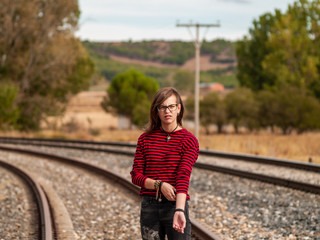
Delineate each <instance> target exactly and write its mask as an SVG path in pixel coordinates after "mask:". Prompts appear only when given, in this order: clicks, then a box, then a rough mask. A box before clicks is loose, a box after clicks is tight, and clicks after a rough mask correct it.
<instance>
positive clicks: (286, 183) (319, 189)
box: [0, 142, 320, 194]
mask: <svg viewBox="0 0 320 240" xmlns="http://www.w3.org/2000/svg"><path fill="white" fill-rule="evenodd" d="M26 144H27V145H37V146H46V147H56V148H61V147H62V148H71V149H78V150H79V149H80V150H89V151H99V152H107V153H112V154H123V155H127V156H134V152H132V151H123V150H114V149H105V148H89V147H84V146H75V145H61V144H48V143H32V142H29V143H26ZM3 147H4V146H0V149H1V148H3ZM194 167H196V168H201V169H204V170H210V171H215V172H220V173H224V174H229V175H233V176H238V177H242V178H248V179H253V180H257V181H261V182H266V183H271V184H275V185H278V186H283V187H287V188H292V189H296V190H300V191H304V192H311V193H315V194H320V186H318V185H313V184H308V183H303V182H297V181H293V180H288V179H283V178H278V177H272V176H267V175H263V174H256V173H252V172H248V171H241V170H236V169H232V168H226V167H220V166H216V165H211V164H205V163H199V162H196V163H195V165H194Z"/></svg>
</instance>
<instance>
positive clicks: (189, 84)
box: [173, 70, 194, 94]
mask: <svg viewBox="0 0 320 240" xmlns="http://www.w3.org/2000/svg"><path fill="white" fill-rule="evenodd" d="M173 80H174V87H175V88H176V89H177V90H179V91H180V92H182V93H189V94H190V93H193V92H194V74H193V73H192V72H190V71H185V70H179V71H177V72H176V73H175V75H174V77H173Z"/></svg>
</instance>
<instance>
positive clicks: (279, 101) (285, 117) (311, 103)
mask: <svg viewBox="0 0 320 240" xmlns="http://www.w3.org/2000/svg"><path fill="white" fill-rule="evenodd" d="M274 94H275V95H274V96H275V98H274V101H275V108H274V109H272V110H271V111H273V114H272V115H273V123H274V125H276V126H277V127H279V128H280V129H281V130H282V133H283V134H290V133H291V132H292V131H293V130H295V129H296V130H297V131H298V132H299V133H302V132H305V131H307V130H314V129H319V119H320V118H319V117H320V104H319V102H318V101H317V100H316V99H315V98H314V97H312V96H309V95H307V93H306V91H303V90H301V89H299V88H297V87H289V88H287V89H281V90H276V91H275V93H274Z"/></svg>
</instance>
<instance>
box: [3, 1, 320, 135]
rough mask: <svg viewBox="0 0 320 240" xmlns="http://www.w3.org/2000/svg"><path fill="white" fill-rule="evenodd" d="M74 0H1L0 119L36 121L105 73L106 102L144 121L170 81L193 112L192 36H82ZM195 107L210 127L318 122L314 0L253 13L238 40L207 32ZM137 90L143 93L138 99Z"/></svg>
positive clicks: (312, 125) (25, 125)
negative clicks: (206, 87) (217, 87)
mask: <svg viewBox="0 0 320 240" xmlns="http://www.w3.org/2000/svg"><path fill="white" fill-rule="evenodd" d="M79 14H80V11H79V6H78V4H77V1H67V2H66V1H63V0H56V1H52V0H46V1H37V0H21V1H17V2H16V1H10V0H3V1H1V3H0V128H1V129H4V130H7V129H18V130H37V129H39V128H40V123H41V122H42V121H46V120H47V118H48V117H50V116H59V115H60V116H61V115H62V114H63V113H64V111H65V108H66V105H67V103H68V101H69V99H70V98H71V97H72V96H73V95H75V94H77V93H79V92H81V91H84V90H87V89H89V87H90V88H94V87H95V86H96V85H99V84H100V83H101V81H102V82H103V83H104V84H102V85H101V86H103V87H102V89H99V90H102V91H106V94H107V96H106V97H105V98H104V100H103V101H102V103H101V106H102V107H103V109H105V110H106V111H107V112H110V113H113V114H120V115H124V116H127V117H128V118H129V119H130V121H131V123H132V124H134V125H137V126H143V125H144V124H145V119H146V115H147V113H148V111H147V109H148V106H149V105H150V101H151V98H152V95H153V94H154V92H155V91H156V90H157V89H158V88H159V87H165V86H173V87H176V88H177V89H178V90H179V91H180V92H181V93H182V94H183V96H184V98H185V99H186V106H187V115H186V118H187V119H192V117H193V111H192V109H193V101H192V97H193V96H192V95H193V92H194V46H193V43H191V42H182V41H141V42H133V41H126V42H89V41H84V42H81V41H80V40H79V39H77V38H76V37H75V36H74V33H75V31H76V29H77V28H78V20H79ZM201 56H202V60H205V59H206V61H205V62H203V63H202V64H201V67H202V68H201V78H200V79H201V83H203V84H212V83H221V84H223V85H224V87H225V90H224V91H222V92H210V91H202V90H201V103H200V117H201V124H202V126H203V128H204V129H205V131H206V133H207V134H210V133H212V126H216V130H215V131H216V132H218V133H223V132H225V128H226V127H227V126H230V125H232V126H233V129H234V130H235V132H236V133H238V132H239V129H240V128H241V127H244V128H245V129H247V131H251V132H257V131H259V130H261V129H269V130H270V131H276V130H280V131H281V132H282V133H283V134H290V133H292V132H293V131H295V132H297V133H303V132H306V131H315V130H319V128H320V121H319V119H320V105H319V104H320V103H319V101H320V1H319V0H314V1H308V0H298V1H296V2H295V3H294V4H292V5H289V6H288V9H287V10H286V11H285V12H280V11H278V10H275V11H274V12H269V13H265V14H263V15H261V16H260V17H259V18H258V19H256V20H254V21H253V23H252V27H251V28H250V29H249V32H248V36H246V37H245V38H244V39H242V40H239V41H237V42H231V41H227V40H224V39H216V40H213V41H203V42H202V47H201ZM137 99H140V100H141V101H139V100H137Z"/></svg>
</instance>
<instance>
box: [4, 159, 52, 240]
mask: <svg viewBox="0 0 320 240" xmlns="http://www.w3.org/2000/svg"><path fill="white" fill-rule="evenodd" d="M0 165H1V166H2V167H4V168H6V169H8V170H10V171H11V172H13V173H14V174H16V175H19V176H20V177H21V178H22V179H23V181H24V182H26V183H27V184H28V186H29V187H30V189H31V190H32V192H33V195H34V196H35V198H36V204H37V208H38V211H39V233H40V234H39V239H42V240H52V239H54V235H55V231H54V224H53V214H52V213H51V210H50V205H49V201H48V198H47V196H46V194H45V192H44V191H43V189H42V187H41V186H40V184H39V183H38V182H37V181H36V180H35V179H34V178H33V177H32V176H30V175H29V174H28V173H27V172H25V171H23V170H22V169H21V168H19V167H17V166H14V165H12V164H10V163H8V162H6V161H4V160H1V159H0Z"/></svg>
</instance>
